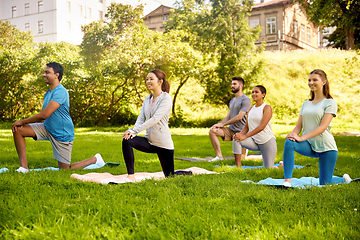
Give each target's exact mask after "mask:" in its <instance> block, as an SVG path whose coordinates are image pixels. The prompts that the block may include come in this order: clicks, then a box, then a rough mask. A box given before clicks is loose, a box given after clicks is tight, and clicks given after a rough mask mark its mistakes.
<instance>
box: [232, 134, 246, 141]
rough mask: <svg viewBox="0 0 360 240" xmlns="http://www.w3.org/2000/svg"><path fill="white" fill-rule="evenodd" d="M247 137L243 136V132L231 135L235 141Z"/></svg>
mask: <svg viewBox="0 0 360 240" xmlns="http://www.w3.org/2000/svg"><path fill="white" fill-rule="evenodd" d="M246 138H247V137H246V136H245V134H242V133H235V134H234V136H233V139H234V140H235V141H237V142H240V141H242V140H244V139H246Z"/></svg>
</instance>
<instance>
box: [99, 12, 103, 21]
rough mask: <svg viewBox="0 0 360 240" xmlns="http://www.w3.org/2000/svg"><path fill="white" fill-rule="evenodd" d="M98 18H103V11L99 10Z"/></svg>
mask: <svg viewBox="0 0 360 240" xmlns="http://www.w3.org/2000/svg"><path fill="white" fill-rule="evenodd" d="M99 20H103V12H102V11H99Z"/></svg>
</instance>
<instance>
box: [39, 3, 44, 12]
mask: <svg viewBox="0 0 360 240" xmlns="http://www.w3.org/2000/svg"><path fill="white" fill-rule="evenodd" d="M43 11H44V2H43V1H38V12H39V13H40V12H43Z"/></svg>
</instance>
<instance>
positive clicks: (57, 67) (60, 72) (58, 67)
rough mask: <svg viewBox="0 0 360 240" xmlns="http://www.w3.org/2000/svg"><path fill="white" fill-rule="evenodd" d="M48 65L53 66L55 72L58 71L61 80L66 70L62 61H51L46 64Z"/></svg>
mask: <svg viewBox="0 0 360 240" xmlns="http://www.w3.org/2000/svg"><path fill="white" fill-rule="evenodd" d="M46 66H47V67H51V68H52V69H53V70H54V73H58V74H59V77H58V79H59V82H60V81H61V78H62V75H63V72H64V68H63V67H62V66H61V64H60V63H57V62H50V63H48V64H46Z"/></svg>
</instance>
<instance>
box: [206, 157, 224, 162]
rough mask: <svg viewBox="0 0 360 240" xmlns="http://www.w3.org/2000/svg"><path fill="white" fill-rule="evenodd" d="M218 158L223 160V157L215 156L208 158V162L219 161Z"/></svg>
mask: <svg viewBox="0 0 360 240" xmlns="http://www.w3.org/2000/svg"><path fill="white" fill-rule="evenodd" d="M220 160H224V158H219V157H218V156H216V157H214V158H213V159H210V160H209V161H208V162H215V161H220Z"/></svg>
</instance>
